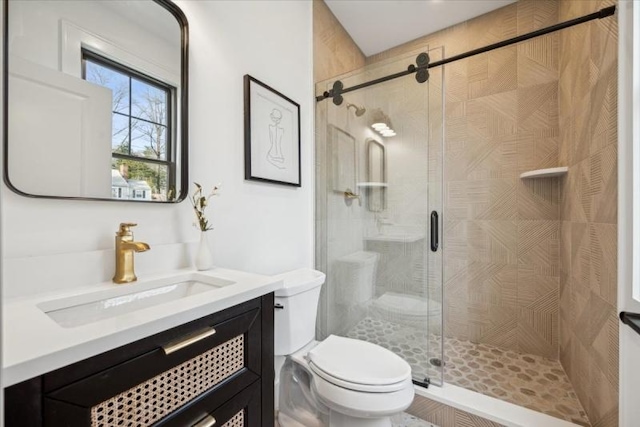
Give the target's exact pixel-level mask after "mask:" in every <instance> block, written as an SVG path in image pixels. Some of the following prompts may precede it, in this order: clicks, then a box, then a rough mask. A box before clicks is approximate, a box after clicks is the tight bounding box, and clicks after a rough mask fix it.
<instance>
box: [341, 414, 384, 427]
mask: <svg viewBox="0 0 640 427" xmlns="http://www.w3.org/2000/svg"><path fill="white" fill-rule="evenodd" d="M329 427H391V418H389V417H384V418H354V417H350V416H349V415H345V414H342V413H340V412H336V411H331V412H330V413H329Z"/></svg>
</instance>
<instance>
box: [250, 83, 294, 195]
mask: <svg viewBox="0 0 640 427" xmlns="http://www.w3.org/2000/svg"><path fill="white" fill-rule="evenodd" d="M250 99H251V106H250V108H251V109H250V118H251V122H250V127H251V128H250V132H251V176H252V177H255V178H263V179H269V180H273V181H282V182H286V183H292V184H299V177H300V163H299V159H300V148H299V135H300V132H299V130H298V126H299V123H298V107H297V106H296V105H295V104H293V103H291V102H289V101H287V100H286V99H283V98H282V97H280V96H278V95H277V94H275V93H273V92H271V91H270V90H269V89H266V88H264V87H262V86H261V85H259V84H257V83H255V82H254V81H251V82H250ZM277 112H279V114H278V113H277ZM278 117H279V118H278Z"/></svg>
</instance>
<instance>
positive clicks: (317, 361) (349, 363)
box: [307, 335, 411, 390]
mask: <svg viewBox="0 0 640 427" xmlns="http://www.w3.org/2000/svg"><path fill="white" fill-rule="evenodd" d="M307 357H308V360H309V363H310V366H311V367H312V368H314V367H316V368H319V370H320V371H321V372H319V371H318V369H314V371H315V372H316V373H318V374H319V375H321V376H322V377H323V378H324V379H326V380H327V381H330V382H333V383H336V384H338V385H341V386H346V387H347V388H351V389H354V390H357V389H359V388H360V387H358V385H364V386H369V387H366V388H367V389H370V388H371V387H370V386H373V388H375V386H378V387H382V388H384V389H387V388H388V387H385V386H391V385H393V386H394V387H392V388H394V389H395V388H397V387H395V385H397V386H399V387H401V384H400V383H402V382H404V381H406V380H407V379H408V378H410V377H411V367H410V366H409V364H408V363H407V362H405V361H404V360H403V359H402V358H401V357H399V356H397V355H396V354H394V353H393V352H391V351H389V350H387V349H385V348H382V347H380V346H379V345H376V344H372V343H369V342H366V341H361V340H355V339H351V338H344V337H339V336H336V335H330V336H329V337H328V338H327V339H325V340H324V341H322V342H321V343H320V344H318V345H317V346H315V347H314V348H313V349H311V350H310V351H309V353H308V354H307ZM322 374H324V375H322ZM334 379H335V380H338V381H337V382H336V381H333V380H334ZM345 383H347V384H345ZM348 384H351V385H352V386H355V387H349V386H348Z"/></svg>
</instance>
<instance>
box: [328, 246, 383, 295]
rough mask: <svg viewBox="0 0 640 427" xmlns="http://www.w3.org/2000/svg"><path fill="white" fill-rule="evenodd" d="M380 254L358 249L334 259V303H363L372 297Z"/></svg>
mask: <svg viewBox="0 0 640 427" xmlns="http://www.w3.org/2000/svg"><path fill="white" fill-rule="evenodd" d="M379 257H380V254H378V253H377V252H366V251H358V252H354V253H352V254H349V255H346V256H344V257H342V258H338V259H337V260H336V261H335V264H334V266H335V283H336V286H335V289H336V291H335V292H336V303H341V304H345V305H353V304H363V303H366V302H368V301H370V300H371V299H373V291H374V285H375V277H376V266H377V265H378V258H379Z"/></svg>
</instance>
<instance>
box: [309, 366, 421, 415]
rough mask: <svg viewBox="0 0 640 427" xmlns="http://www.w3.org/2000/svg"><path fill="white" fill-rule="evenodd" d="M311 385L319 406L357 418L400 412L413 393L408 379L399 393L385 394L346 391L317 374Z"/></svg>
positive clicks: (405, 407) (405, 406) (407, 403)
mask: <svg viewBox="0 0 640 427" xmlns="http://www.w3.org/2000/svg"><path fill="white" fill-rule="evenodd" d="M311 384H312V389H313V394H314V396H315V397H316V399H318V401H319V402H320V403H322V404H323V405H325V406H326V407H327V408H329V409H331V410H333V411H338V412H340V413H342V414H345V415H349V416H352V417H358V418H381V417H388V416H391V415H393V414H397V413H398V412H402V411H404V410H405V409H407V408H408V407H409V406H410V405H411V402H412V401H413V396H414V394H415V391H414V387H413V382H412V381H411V379H410V378H408V379H407V380H406V381H405V382H404V383H403V387H402V388H401V389H400V390H398V391H393V392H389V393H367V392H362V391H355V390H349V389H347V388H344V387H340V386H338V385H335V384H332V383H331V382H329V381H326V380H325V379H324V378H322V377H320V376H319V375H314V378H313V381H312V383H311Z"/></svg>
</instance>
